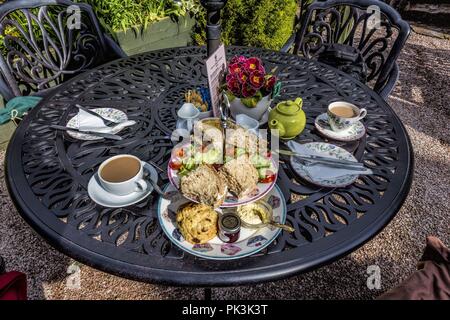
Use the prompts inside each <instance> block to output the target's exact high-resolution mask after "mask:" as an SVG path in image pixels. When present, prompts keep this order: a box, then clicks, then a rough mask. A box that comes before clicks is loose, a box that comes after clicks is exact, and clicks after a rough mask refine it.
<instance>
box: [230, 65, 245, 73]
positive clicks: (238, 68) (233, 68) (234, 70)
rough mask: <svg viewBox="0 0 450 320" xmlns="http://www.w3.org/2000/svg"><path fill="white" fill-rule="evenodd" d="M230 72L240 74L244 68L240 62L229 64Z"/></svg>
mask: <svg viewBox="0 0 450 320" xmlns="http://www.w3.org/2000/svg"><path fill="white" fill-rule="evenodd" d="M228 72H229V73H230V74H239V73H241V72H242V68H241V66H240V65H239V64H238V63H233V64H230V65H229V66H228Z"/></svg>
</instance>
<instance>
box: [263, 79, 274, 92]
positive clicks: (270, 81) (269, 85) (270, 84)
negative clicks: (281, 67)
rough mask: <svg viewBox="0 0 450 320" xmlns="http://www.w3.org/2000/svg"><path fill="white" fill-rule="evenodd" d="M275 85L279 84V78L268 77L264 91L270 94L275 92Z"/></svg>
mask: <svg viewBox="0 0 450 320" xmlns="http://www.w3.org/2000/svg"><path fill="white" fill-rule="evenodd" d="M275 83H277V77H275V76H268V77H267V78H266V83H265V84H264V89H265V90H266V91H268V92H271V91H272V90H273V87H274V86H275Z"/></svg>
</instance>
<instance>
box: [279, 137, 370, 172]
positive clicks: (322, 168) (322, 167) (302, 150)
mask: <svg viewBox="0 0 450 320" xmlns="http://www.w3.org/2000/svg"><path fill="white" fill-rule="evenodd" d="M287 145H288V147H289V148H290V149H291V150H292V151H295V152H297V153H299V154H304V155H316V156H322V157H326V156H327V155H326V154H323V153H320V152H316V151H313V150H311V149H308V148H306V147H304V146H302V145H301V144H299V143H297V142H294V141H289V142H288V143H287ZM294 158H295V156H294ZM330 159H334V158H331V157H330ZM303 167H304V169H305V171H307V172H308V174H309V175H310V176H311V177H314V178H315V179H317V180H324V179H334V178H339V177H342V176H346V175H355V174H372V173H373V172H372V170H370V169H368V168H363V169H361V170H347V169H338V168H331V167H328V166H327V165H326V164H316V165H314V166H303Z"/></svg>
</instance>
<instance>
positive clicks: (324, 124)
mask: <svg viewBox="0 0 450 320" xmlns="http://www.w3.org/2000/svg"><path fill="white" fill-rule="evenodd" d="M314 125H315V126H316V129H317V130H318V131H319V132H320V133H321V134H323V135H324V136H325V137H327V138H330V139H333V140H338V141H354V140H358V139H361V138H362V137H363V136H364V135H365V134H366V127H364V124H363V123H362V122H361V121H358V122H356V123H355V124H354V125H353V126H351V127H350V128H348V129H347V130H344V131H340V132H336V131H333V130H332V129H331V126H330V124H329V122H328V115H327V114H326V113H322V114H321V115H319V116H317V118H316V120H315V121H314Z"/></svg>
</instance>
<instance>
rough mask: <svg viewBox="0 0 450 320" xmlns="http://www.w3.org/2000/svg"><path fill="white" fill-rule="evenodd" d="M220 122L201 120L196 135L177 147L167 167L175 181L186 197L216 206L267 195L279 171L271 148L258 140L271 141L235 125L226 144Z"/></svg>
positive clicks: (241, 203) (226, 205) (249, 200)
mask: <svg viewBox="0 0 450 320" xmlns="http://www.w3.org/2000/svg"><path fill="white" fill-rule="evenodd" d="M210 121H211V120H210ZM217 123H218V121H213V125H210V124H209V123H208V122H206V124H205V122H204V121H201V122H198V123H197V124H196V126H197V128H196V129H197V130H198V131H197V132H196V131H195V130H194V132H196V133H195V134H194V139H192V141H191V142H189V143H185V144H181V145H178V146H176V147H175V148H174V150H173V151H172V156H171V159H170V161H169V164H168V169H167V171H168V177H169V180H170V182H171V184H172V185H173V186H174V187H175V188H177V189H178V190H179V191H180V192H181V193H182V194H183V196H184V197H185V198H187V199H189V200H191V201H193V202H197V203H202V204H206V205H209V206H211V207H213V208H219V207H220V208H226V207H237V206H241V205H244V204H247V203H251V202H254V201H256V200H258V199H260V198H262V197H264V196H265V195H267V194H268V193H269V192H270V191H271V190H272V188H273V187H274V185H275V183H276V179H277V172H278V170H277V164H276V162H275V160H274V159H273V157H272V155H271V154H270V152H267V151H264V152H260V150H266V148H262V149H259V145H258V144H259V143H266V146H267V142H266V141H264V140H262V139H259V138H258V137H257V136H256V135H254V134H253V133H251V132H249V131H248V130H245V129H243V128H241V127H235V128H234V129H235V130H233V131H232V132H231V133H229V132H227V134H226V143H225V144H224V141H223V137H222V131H221V130H219V129H217V127H216V125H217ZM214 129H215V130H214ZM198 132H200V134H198V135H197V133H198ZM205 141H206V142H205ZM224 146H225V148H224ZM224 149H225V151H222V150H224Z"/></svg>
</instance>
